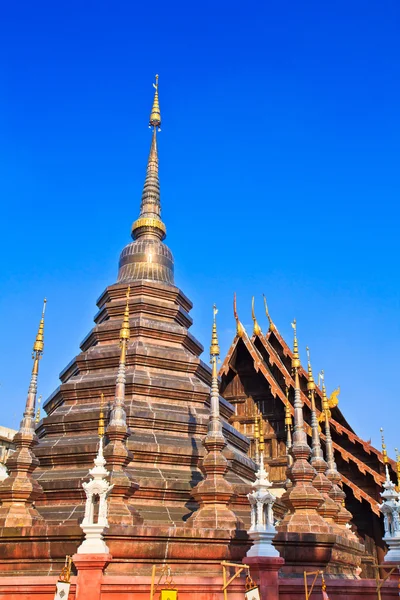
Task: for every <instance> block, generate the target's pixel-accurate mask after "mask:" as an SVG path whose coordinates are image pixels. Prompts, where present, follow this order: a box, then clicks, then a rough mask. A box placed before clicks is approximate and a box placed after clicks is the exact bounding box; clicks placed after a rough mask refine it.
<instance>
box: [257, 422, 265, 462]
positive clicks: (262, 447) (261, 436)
mask: <svg viewBox="0 0 400 600" xmlns="http://www.w3.org/2000/svg"><path fill="white" fill-rule="evenodd" d="M258 418H259V421H260V457H261V456H264V447H265V439H264V419H263V416H262V412H261V411H260V413H259V415H258Z"/></svg>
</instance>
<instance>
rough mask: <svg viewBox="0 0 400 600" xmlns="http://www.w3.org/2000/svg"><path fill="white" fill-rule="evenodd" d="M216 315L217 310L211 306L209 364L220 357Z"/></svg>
mask: <svg viewBox="0 0 400 600" xmlns="http://www.w3.org/2000/svg"><path fill="white" fill-rule="evenodd" d="M217 313H218V308H217V307H216V306H215V304H214V306H213V315H214V317H213V326H212V333H211V346H210V358H211V362H213V358H214V357H215V358H218V357H219V355H220V350H219V345H218V335H217V319H216V317H217Z"/></svg>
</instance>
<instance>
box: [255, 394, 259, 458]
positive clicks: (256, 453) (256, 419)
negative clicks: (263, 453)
mask: <svg viewBox="0 0 400 600" xmlns="http://www.w3.org/2000/svg"><path fill="white" fill-rule="evenodd" d="M259 451H260V423H259V420H258V411H257V405H256V404H255V405H254V458H255V462H256V463H257V464H258V462H259V460H260V454H259Z"/></svg>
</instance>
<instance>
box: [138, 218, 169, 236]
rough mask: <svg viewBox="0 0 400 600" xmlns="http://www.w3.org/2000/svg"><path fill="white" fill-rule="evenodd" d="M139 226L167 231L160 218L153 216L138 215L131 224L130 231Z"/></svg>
mask: <svg viewBox="0 0 400 600" xmlns="http://www.w3.org/2000/svg"><path fill="white" fill-rule="evenodd" d="M140 227H155V228H157V229H159V230H160V231H162V232H163V233H164V234H166V233H167V228H166V227H165V225H164V223H163V222H162V221H161V220H160V219H155V218H154V217H140V218H139V219H137V220H136V221H135V222H134V223H133V225H132V232H133V231H135V230H136V229H139V228H140Z"/></svg>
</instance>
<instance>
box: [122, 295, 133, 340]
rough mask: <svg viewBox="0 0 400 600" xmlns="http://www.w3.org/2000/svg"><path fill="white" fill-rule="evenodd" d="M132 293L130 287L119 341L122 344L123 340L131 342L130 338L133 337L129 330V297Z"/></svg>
mask: <svg viewBox="0 0 400 600" xmlns="http://www.w3.org/2000/svg"><path fill="white" fill-rule="evenodd" d="M130 292H131V286H129V287H128V289H127V291H126V306H125V312H124V320H123V321H122V326H121V330H120V332H119V339H120V341H121V342H122V340H129V338H130V337H131V332H130V329H129V295H130Z"/></svg>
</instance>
